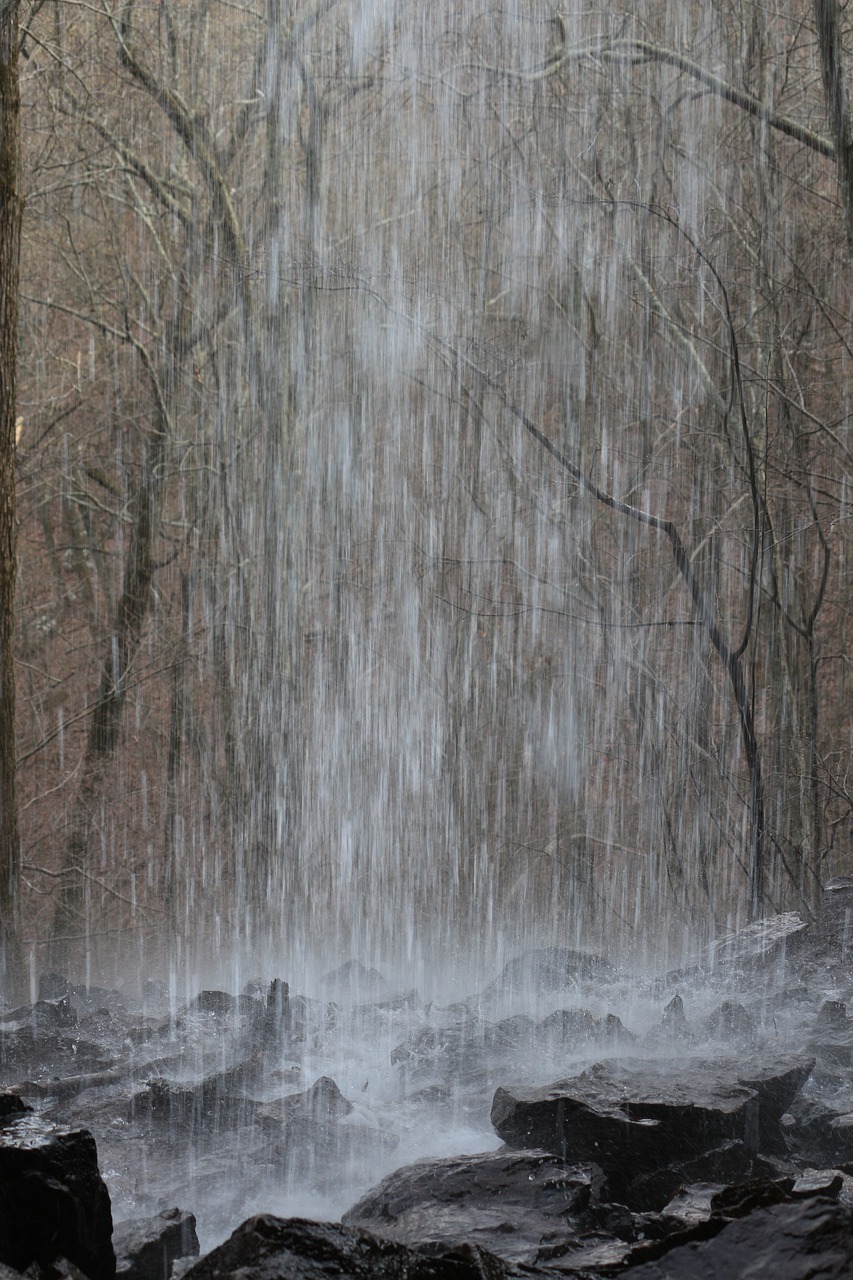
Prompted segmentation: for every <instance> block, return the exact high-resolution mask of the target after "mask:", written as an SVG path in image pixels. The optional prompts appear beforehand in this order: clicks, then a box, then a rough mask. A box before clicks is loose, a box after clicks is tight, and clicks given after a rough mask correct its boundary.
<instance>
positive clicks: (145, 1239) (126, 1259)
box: [113, 1208, 199, 1280]
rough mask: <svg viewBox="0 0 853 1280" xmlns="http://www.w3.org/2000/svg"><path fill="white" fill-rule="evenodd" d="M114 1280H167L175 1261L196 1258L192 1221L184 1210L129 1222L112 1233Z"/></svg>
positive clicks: (195, 1237) (118, 1225)
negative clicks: (114, 1257)
mask: <svg viewBox="0 0 853 1280" xmlns="http://www.w3.org/2000/svg"><path fill="white" fill-rule="evenodd" d="M113 1249H114V1250H115V1255H116V1280H169V1277H170V1276H171V1274H172V1264H173V1263H175V1262H177V1261H178V1259H179V1258H197V1257H198V1252H199V1244H198V1236H197V1235H196V1229H195V1217H194V1216H193V1214H191V1213H188V1212H187V1211H186V1209H177V1208H176V1209H164V1210H163V1211H162V1213H158V1214H156V1215H155V1216H154V1217H152V1218H131V1219H128V1220H127V1221H126V1222H119V1223H117V1224H116V1226H115V1227H114V1229H113Z"/></svg>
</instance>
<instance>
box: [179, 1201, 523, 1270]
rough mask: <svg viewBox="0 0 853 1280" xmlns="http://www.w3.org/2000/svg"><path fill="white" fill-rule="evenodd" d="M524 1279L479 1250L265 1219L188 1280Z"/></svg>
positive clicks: (250, 1224) (247, 1226) (246, 1226)
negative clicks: (409, 1242)
mask: <svg viewBox="0 0 853 1280" xmlns="http://www.w3.org/2000/svg"><path fill="white" fill-rule="evenodd" d="M518 1274H519V1273H518V1272H516V1271H514V1270H513V1269H512V1268H511V1267H510V1266H509V1265H508V1264H506V1263H504V1262H502V1261H501V1260H500V1259H498V1258H496V1257H494V1256H493V1255H491V1254H488V1253H486V1252H485V1250H481V1249H478V1248H477V1247H476V1246H475V1245H470V1244H466V1245H464V1246H462V1247H461V1248H459V1249H448V1250H435V1251H434V1250H427V1249H418V1248H409V1247H407V1246H406V1245H404V1244H399V1243H397V1242H396V1241H392V1240H381V1239H377V1237H376V1236H373V1235H371V1234H370V1233H369V1232H367V1231H362V1230H359V1229H358V1228H354V1227H345V1226H340V1225H339V1224H337V1223H329V1222H306V1221H304V1220H303V1219H301V1218H288V1219H283V1218H275V1217H273V1216H272V1215H271V1214H260V1215H258V1216H257V1217H254V1218H249V1220H248V1221H247V1222H244V1223H243V1225H242V1226H240V1227H238V1228H237V1230H236V1231H235V1232H234V1233H233V1235H232V1236H231V1237H230V1239H228V1240H226V1241H225V1243H224V1244H221V1245H220V1246H219V1248H217V1249H214V1250H213V1251H212V1252H211V1253H209V1254H207V1256H206V1257H204V1258H202V1259H201V1260H200V1261H199V1262H197V1263H196V1264H195V1266H193V1267H191V1268H190V1270H189V1271H187V1272H185V1273H184V1276H183V1280H275V1277H284V1276H286V1277H287V1280H328V1277H329V1276H336V1277H338V1280H505V1278H508V1277H510V1276H515V1275H518Z"/></svg>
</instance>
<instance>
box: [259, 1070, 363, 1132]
mask: <svg viewBox="0 0 853 1280" xmlns="http://www.w3.org/2000/svg"><path fill="white" fill-rule="evenodd" d="M352 1110H353V1105H352V1103H351V1102H350V1101H349V1099H348V1098H345V1097H344V1095H343V1094H342V1093H341V1091H340V1089H339V1088H338V1086H337V1085H336V1084H335V1082H334V1080H332V1079H330V1077H329V1076H321V1077H320V1079H319V1080H316V1081H315V1082H314V1084H312V1086H311V1088H310V1089H305V1090H304V1092H302V1093H289V1094H287V1095H286V1096H285V1097H283V1098H277V1099H275V1101H273V1102H267V1103H265V1104H264V1106H263V1107H262V1108H261V1110H260V1112H259V1113H258V1118H259V1120H261V1122H262V1123H263V1122H267V1123H268V1124H269V1123H271V1124H284V1125H292V1124H296V1123H299V1122H305V1121H307V1122H308V1123H311V1124H329V1123H332V1122H333V1121H335V1120H340V1119H341V1118H342V1117H343V1116H348V1115H350V1114H351V1112H352Z"/></svg>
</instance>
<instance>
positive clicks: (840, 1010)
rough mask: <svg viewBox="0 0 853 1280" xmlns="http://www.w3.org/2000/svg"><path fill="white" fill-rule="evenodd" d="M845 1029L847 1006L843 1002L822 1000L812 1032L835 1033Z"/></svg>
mask: <svg viewBox="0 0 853 1280" xmlns="http://www.w3.org/2000/svg"><path fill="white" fill-rule="evenodd" d="M846 1027H847V1005H846V1004H845V1003H844V1001H843V1000H824V1002H823V1004H822V1005H821V1006H820V1008H819V1009H818V1013H817V1017H816V1018H815V1024H814V1030H815V1031H816V1032H821V1031H837V1030H839V1029H846Z"/></svg>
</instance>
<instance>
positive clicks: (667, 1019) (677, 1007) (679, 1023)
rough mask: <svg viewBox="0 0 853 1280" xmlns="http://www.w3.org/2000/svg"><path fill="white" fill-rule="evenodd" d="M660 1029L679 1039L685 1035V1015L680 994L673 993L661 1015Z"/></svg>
mask: <svg viewBox="0 0 853 1280" xmlns="http://www.w3.org/2000/svg"><path fill="white" fill-rule="evenodd" d="M661 1029H662V1030H663V1031H664V1032H665V1034H666V1035H668V1036H673V1037H675V1038H676V1039H681V1038H683V1037H684V1036H686V1035H687V1015H686V1014H685V1012H684V1001H683V1000H682V998H681V996H680V995H677V994H676V995H674V996H673V997H672V999H671V1000H670V1002H669V1004H668V1005H667V1006H666V1008H665V1009H664V1011H663V1014H662V1015H661Z"/></svg>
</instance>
